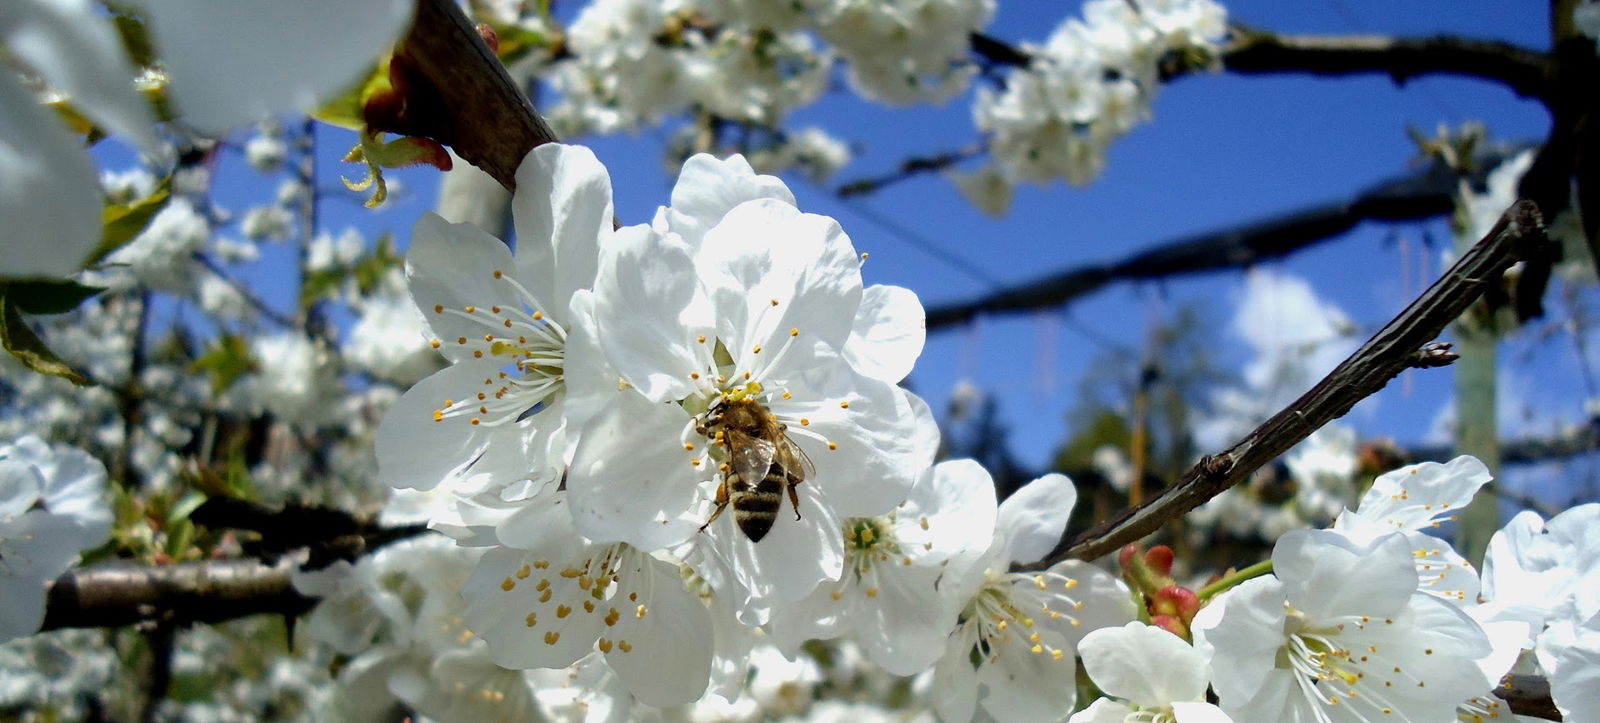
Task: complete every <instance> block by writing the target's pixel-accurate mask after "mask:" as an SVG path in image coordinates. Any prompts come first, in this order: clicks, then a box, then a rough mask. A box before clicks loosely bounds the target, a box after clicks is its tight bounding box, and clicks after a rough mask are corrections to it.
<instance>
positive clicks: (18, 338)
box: [0, 287, 89, 387]
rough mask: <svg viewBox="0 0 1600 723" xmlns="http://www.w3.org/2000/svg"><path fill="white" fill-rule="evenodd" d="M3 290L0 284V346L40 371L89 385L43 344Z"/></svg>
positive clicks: (25, 364)
mask: <svg viewBox="0 0 1600 723" xmlns="http://www.w3.org/2000/svg"><path fill="white" fill-rule="evenodd" d="M6 292H7V290H6V289H4V288H3V287H0V346H3V347H5V350H6V351H7V352H10V353H11V356H14V357H16V358H17V360H18V361H20V362H22V365H23V366H25V367H27V368H29V369H32V370H34V371H36V372H39V373H40V374H49V375H50V376H53V377H61V378H62V379H65V380H67V381H69V382H72V383H73V384H77V385H78V386H84V387H86V386H89V380H88V379H87V378H85V377H84V376H83V375H82V374H79V373H78V372H77V370H75V369H73V368H72V367H71V366H70V365H68V364H67V363H66V362H64V361H62V360H61V357H58V356H56V353H55V352H53V351H51V350H50V347H47V346H45V345H44V341H43V340H41V339H40V338H39V336H38V335H37V334H34V333H33V329H31V328H29V327H28V323H27V322H25V321H23V320H22V315H21V314H19V313H17V307H16V306H15V305H13V304H11V303H9V300H8V299H7V298H6Z"/></svg>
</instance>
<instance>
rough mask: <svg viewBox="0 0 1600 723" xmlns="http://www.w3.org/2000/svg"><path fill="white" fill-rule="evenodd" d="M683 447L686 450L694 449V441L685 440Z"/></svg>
mask: <svg viewBox="0 0 1600 723" xmlns="http://www.w3.org/2000/svg"><path fill="white" fill-rule="evenodd" d="M683 449H684V451H685V452H692V451H694V442H684V443H683Z"/></svg>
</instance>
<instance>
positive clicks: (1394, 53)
mask: <svg viewBox="0 0 1600 723" xmlns="http://www.w3.org/2000/svg"><path fill="white" fill-rule="evenodd" d="M1220 59H1221V61H1222V67H1224V68H1226V69H1227V70H1228V71H1229V72H1233V73H1240V74H1245V75H1259V74H1267V73H1309V74H1311V75H1323V76H1338V75H1359V74H1367V73H1382V74H1384V75H1388V76H1389V77H1390V78H1393V79H1394V82H1395V83H1397V84H1403V83H1405V82H1406V81H1408V80H1410V79H1412V78H1418V77H1421V76H1425V75H1457V76H1465V77H1471V78H1478V79H1481V80H1488V81H1492V82H1496V83H1499V84H1501V85H1503V86H1505V87H1506V88H1508V89H1510V90H1511V91H1512V92H1514V93H1516V94H1517V95H1519V96H1524V97H1533V98H1548V97H1549V93H1550V77H1551V75H1552V73H1553V72H1554V67H1555V66H1554V63H1553V62H1552V61H1551V59H1550V57H1549V56H1548V55H1546V54H1545V53H1541V52H1539V51H1536V50H1529V49H1527V48H1523V47H1519V46H1516V45H1512V44H1510V43H1503V42H1499V41H1493V40H1475V39H1472V38H1461V37H1456V36H1451V35H1435V36H1431V37H1425V38H1393V37H1387V36H1382V35H1347V36H1316V35H1278V34H1275V33H1268V32H1262V31H1259V30H1254V29H1250V28H1245V27H1241V26H1237V25H1236V26H1234V27H1233V28H1232V32H1231V34H1230V37H1229V39H1228V41H1227V42H1226V43H1225V44H1224V45H1223V48H1222V52H1221V53H1220ZM1188 72H1189V70H1188V69H1185V68H1182V67H1171V68H1163V74H1162V75H1163V77H1164V78H1167V79H1170V78H1173V77H1177V76H1179V75H1184V74H1187V73H1188Z"/></svg>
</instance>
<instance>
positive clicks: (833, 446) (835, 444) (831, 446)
mask: <svg viewBox="0 0 1600 723" xmlns="http://www.w3.org/2000/svg"><path fill="white" fill-rule="evenodd" d="M838 448H839V443H838V442H829V443H828V449H838Z"/></svg>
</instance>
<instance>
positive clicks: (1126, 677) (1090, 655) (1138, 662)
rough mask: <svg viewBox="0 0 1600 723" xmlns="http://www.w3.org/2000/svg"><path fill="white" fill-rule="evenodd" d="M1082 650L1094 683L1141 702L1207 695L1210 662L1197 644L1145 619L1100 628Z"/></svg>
mask: <svg viewBox="0 0 1600 723" xmlns="http://www.w3.org/2000/svg"><path fill="white" fill-rule="evenodd" d="M1078 654H1079V655H1081V656H1083V668H1084V670H1085V671H1087V672H1088V673H1089V678H1090V679H1091V680H1093V681H1094V682H1095V685H1098V686H1100V689H1101V690H1104V691H1105V692H1106V693H1108V694H1110V695H1114V696H1116V697H1118V698H1123V699H1125V700H1129V701H1132V702H1134V703H1137V704H1138V705H1140V706H1145V707H1153V706H1165V705H1170V704H1171V703H1173V702H1175V701H1180V700H1182V701H1194V700H1204V699H1205V694H1206V684H1207V681H1208V678H1209V676H1208V674H1207V671H1206V664H1205V661H1204V660H1202V659H1201V657H1200V653H1199V652H1197V651H1196V650H1195V649H1194V647H1193V646H1191V645H1189V644H1188V643H1186V642H1184V641H1183V639H1182V638H1179V637H1178V636H1176V635H1173V634H1172V633H1169V632H1167V631H1165V630H1162V629H1161V628H1157V627H1152V626H1149V625H1145V624H1144V623H1140V622H1132V623H1128V624H1127V625H1124V626H1122V627H1120V628H1101V629H1099V630H1096V631H1094V632H1091V633H1089V634H1088V635H1086V636H1084V638H1083V642H1082V643H1079V644H1078Z"/></svg>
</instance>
